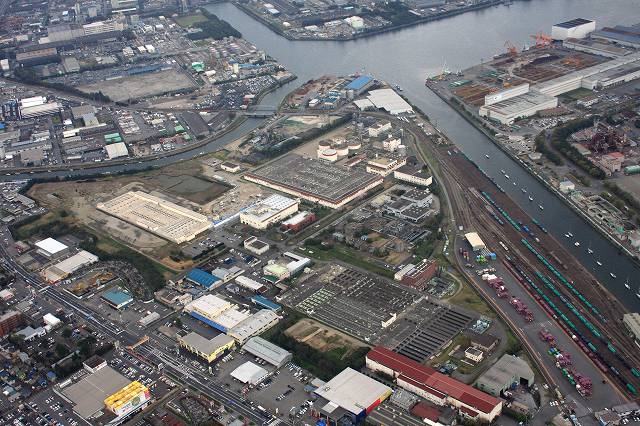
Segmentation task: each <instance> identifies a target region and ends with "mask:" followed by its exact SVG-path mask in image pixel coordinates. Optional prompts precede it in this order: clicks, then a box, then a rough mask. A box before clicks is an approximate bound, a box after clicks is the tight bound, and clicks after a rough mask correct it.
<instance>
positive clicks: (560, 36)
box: [551, 18, 596, 40]
mask: <svg viewBox="0 0 640 426" xmlns="http://www.w3.org/2000/svg"><path fill="white" fill-rule="evenodd" d="M595 30H596V21H592V20H590V19H584V18H576V19H572V20H570V21H565V22H561V23H559V24H555V25H554V26H552V27H551V38H553V39H554V40H566V39H568V38H585V37H586V36H588V35H589V33H591V32H593V31H595Z"/></svg>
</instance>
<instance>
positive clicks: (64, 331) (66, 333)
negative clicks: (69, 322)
mask: <svg viewBox="0 0 640 426" xmlns="http://www.w3.org/2000/svg"><path fill="white" fill-rule="evenodd" d="M71 334H72V333H71V329H70V328H69V327H65V328H64V329H62V337H64V338H65V339H68V338H69V337H71Z"/></svg>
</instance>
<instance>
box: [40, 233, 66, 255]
mask: <svg viewBox="0 0 640 426" xmlns="http://www.w3.org/2000/svg"><path fill="white" fill-rule="evenodd" d="M36 247H37V248H38V253H40V254H41V255H43V256H44V257H48V258H52V257H54V256H60V255H62V254H65V253H67V251H68V249H69V247H67V246H66V245H64V244H62V243H61V242H60V241H58V240H54V239H53V238H47V239H44V240H42V241H38V242H37V243H36Z"/></svg>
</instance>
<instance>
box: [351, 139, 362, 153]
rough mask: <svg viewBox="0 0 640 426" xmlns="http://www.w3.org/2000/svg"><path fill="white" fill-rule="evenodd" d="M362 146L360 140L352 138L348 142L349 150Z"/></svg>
mask: <svg viewBox="0 0 640 426" xmlns="http://www.w3.org/2000/svg"><path fill="white" fill-rule="evenodd" d="M360 148H362V143H361V142H360V141H357V140H354V141H350V142H349V151H357V150H359V149H360Z"/></svg>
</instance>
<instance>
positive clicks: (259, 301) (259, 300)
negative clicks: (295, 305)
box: [251, 295, 282, 312]
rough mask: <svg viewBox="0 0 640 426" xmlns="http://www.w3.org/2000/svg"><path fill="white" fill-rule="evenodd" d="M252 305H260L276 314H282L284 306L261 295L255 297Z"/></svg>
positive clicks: (252, 299)
mask: <svg viewBox="0 0 640 426" xmlns="http://www.w3.org/2000/svg"><path fill="white" fill-rule="evenodd" d="M251 303H253V304H254V305H258V306H260V307H261V308H265V309H271V310H272V311H274V312H280V311H281V310H282V306H280V305H278V304H277V303H275V302H272V301H271V300H269V299H267V298H266V297H264V296H260V295H257V296H253V297H252V298H251Z"/></svg>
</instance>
